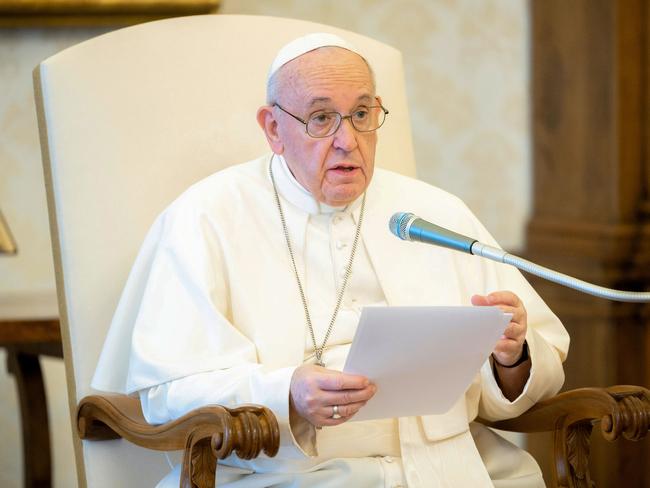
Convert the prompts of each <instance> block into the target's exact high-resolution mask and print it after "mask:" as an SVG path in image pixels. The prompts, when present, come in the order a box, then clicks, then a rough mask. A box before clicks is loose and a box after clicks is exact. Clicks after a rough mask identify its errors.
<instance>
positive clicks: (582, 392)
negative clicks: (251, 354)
mask: <svg viewBox="0 0 650 488" xmlns="http://www.w3.org/2000/svg"><path fill="white" fill-rule="evenodd" d="M481 422H483V423H485V424H486V425H489V426H490V427H495V428H497V429H501V430H507V431H512V432H525V433H533V432H553V437H554V445H553V459H554V466H553V468H554V469H553V480H552V486H557V487H562V488H565V487H566V488H582V487H590V488H591V487H593V486H594V483H593V481H592V480H591V477H590V474H589V443H590V436H591V432H592V429H593V427H594V426H595V425H597V424H600V431H601V434H602V435H603V437H604V438H605V439H607V440H608V441H614V440H616V439H618V438H619V437H620V436H621V435H622V436H623V437H625V438H626V439H628V440H633V441H638V440H640V439H642V438H643V437H645V435H646V434H647V432H648V430H649V429H650V391H649V390H647V389H645V388H642V387H638V386H613V387H610V388H581V389H577V390H572V391H568V392H564V393H560V394H559V395H556V396H555V397H553V398H550V399H548V400H544V401H542V402H539V403H538V404H536V405H534V406H533V407H532V408H531V409H530V410H528V411H527V412H526V413H524V414H522V415H521V416H519V417H517V418H514V419H510V420H503V421H500V422H486V421H483V420H481ZM77 428H78V433H79V437H80V438H81V439H86V440H108V439H116V438H120V437H121V438H124V439H127V440H128V441H130V442H133V443H134V444H137V445H138V446H141V447H145V448H148V449H154V450H160V451H168V450H181V449H182V450H184V454H183V464H182V470H181V488H208V487H209V488H212V487H213V486H214V483H215V472H216V468H217V459H224V458H225V457H227V456H229V455H230V454H231V453H232V452H235V453H236V454H237V456H239V457H241V458H243V459H252V458H254V457H257V456H258V455H259V454H260V452H262V451H264V453H265V454H266V455H267V456H271V457H272V456H275V454H276V453H277V452H278V448H279V445H280V435H279V430H278V423H277V421H276V419H275V417H274V416H273V414H272V413H271V411H270V410H268V409H267V408H265V407H260V406H252V405H249V406H242V407H238V408H235V409H228V408H225V407H220V406H209V407H203V408H199V409H196V410H194V411H192V412H190V413H189V414H187V415H185V416H183V417H181V418H179V419H177V420H174V421H173V422H169V423H167V424H163V425H149V424H147V422H146V421H145V419H144V417H143V416H142V410H141V409H140V401H139V400H138V399H137V398H133V397H128V396H126V395H92V396H87V397H85V398H84V399H82V400H81V402H80V403H79V406H78V408H77Z"/></svg>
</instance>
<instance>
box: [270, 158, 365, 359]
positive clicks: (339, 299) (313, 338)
mask: <svg viewBox="0 0 650 488" xmlns="http://www.w3.org/2000/svg"><path fill="white" fill-rule="evenodd" d="M269 176H270V177H271V183H272V184H273V193H274V195H275V203H276V205H277V207H278V213H279V214H280V221H281V222H282V231H283V232H284V238H285V240H286V242H287V249H288V250H289V257H290V258H291V265H292V266H293V272H294V274H295V276H296V283H297V284H298V292H299V293H300V299H301V300H302V306H303V309H304V311H305V320H306V321H307V327H308V328H309V334H310V336H311V341H312V344H313V345H314V353H315V354H316V364H318V365H319V366H325V363H323V351H324V350H325V346H326V345H327V341H328V340H329V338H330V334H331V333H332V329H333V328H334V323H335V322H336V317H337V316H338V314H339V309H340V308H341V302H342V301H343V294H344V293H345V288H346V287H347V284H348V280H349V279H350V275H351V274H352V263H353V262H354V256H355V254H356V251H357V245H358V243H359V236H360V234H361V223H362V222H363V213H364V209H365V206H366V194H365V193H364V194H363V198H362V199H361V210H360V211H359V221H358V222H357V230H356V232H355V234H354V242H353V244H352V251H351V252H350V259H349V261H348V264H347V266H346V267H345V275H344V277H343V284H342V285H341V289H340V290H339V293H338V296H337V298H336V306H335V307H334V312H333V313H332V318H331V319H330V323H329V327H327V332H326V333H325V338H324V339H323V343H322V344H321V346H320V347H318V345H317V344H316V336H315V335H314V327H313V326H312V323H311V316H310V315H309V307H308V306H307V297H306V296H305V290H304V289H303V287H302V282H301V281H300V276H299V275H298V267H297V266H296V260H295V258H294V255H293V248H292V246H291V239H290V238H289V229H288V227H287V221H286V219H285V218H284V211H283V210H282V205H281V203H280V195H278V189H277V188H276V186H275V178H274V177H273V156H271V161H270V162H269Z"/></svg>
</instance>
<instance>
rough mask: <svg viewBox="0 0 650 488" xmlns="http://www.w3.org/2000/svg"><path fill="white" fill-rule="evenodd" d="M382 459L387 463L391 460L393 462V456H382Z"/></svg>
mask: <svg viewBox="0 0 650 488" xmlns="http://www.w3.org/2000/svg"><path fill="white" fill-rule="evenodd" d="M384 461H386V462H387V463H392V462H393V458H392V457H390V456H386V457H385V458H384Z"/></svg>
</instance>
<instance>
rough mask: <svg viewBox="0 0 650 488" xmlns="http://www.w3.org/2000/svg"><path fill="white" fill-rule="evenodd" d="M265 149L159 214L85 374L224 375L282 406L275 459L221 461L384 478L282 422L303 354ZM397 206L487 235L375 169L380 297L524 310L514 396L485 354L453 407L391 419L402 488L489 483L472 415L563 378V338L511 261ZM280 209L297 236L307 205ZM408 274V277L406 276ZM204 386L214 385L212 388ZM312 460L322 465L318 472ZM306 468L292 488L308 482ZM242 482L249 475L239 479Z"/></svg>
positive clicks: (368, 227) (372, 243) (541, 393)
mask: <svg viewBox="0 0 650 488" xmlns="http://www.w3.org/2000/svg"><path fill="white" fill-rule="evenodd" d="M268 161H269V157H268V156H265V157H263V158H260V159H258V160H256V161H253V162H250V163H247V164H244V165H239V166H235V167H231V168H229V169H227V170H225V171H222V172H220V173H217V174H215V175H213V176H211V177H209V178H206V179H205V180H203V181H201V182H199V183H197V184H196V185H194V186H193V187H192V188H190V189H189V190H188V191H187V192H185V193H184V194H183V195H182V196H181V197H179V198H178V199H177V200H176V201H175V202H174V203H173V204H172V205H171V206H170V207H169V208H168V209H167V210H166V211H165V212H163V214H162V215H161V216H160V217H159V219H158V220H157V221H156V223H155V224H154V226H153V227H152V229H151V231H150V233H149V235H148V237H147V239H146V241H145V243H144V244H143V247H142V250H141V252H140V254H139V256H138V259H137V261H136V264H135V266H134V269H133V271H132V273H131V275H130V277H129V281H128V283H127V286H126V288H125V291H124V294H123V296H122V299H121V301H120V304H119V306H118V309H117V311H116V315H115V317H114V321H113V324H112V326H111V330H110V332H109V336H108V338H107V341H106V344H105V347H104V350H103V352H102V356H101V358H100V362H99V365H98V369H97V372H96V375H95V378H94V381H93V386H94V387H95V388H97V389H103V390H108V391H122V392H128V393H131V392H135V391H141V390H144V389H148V388H151V387H156V385H162V384H165V383H169V382H171V381H173V380H180V379H181V378H187V377H192V381H194V380H195V379H199V378H201V375H202V374H203V375H215V374H216V375H219V376H220V380H219V382H218V386H219V388H223V391H224V393H223V399H224V400H225V402H221V403H226V404H228V402H229V401H236V402H237V403H239V402H252V403H260V404H264V405H266V406H268V407H269V408H271V410H273V412H274V413H275V415H276V417H277V418H278V422H279V424H280V429H281V448H280V452H279V454H278V456H277V457H276V458H274V459H272V460H271V459H267V458H264V457H262V458H258V459H257V460H253V461H241V460H238V459H236V458H231V459H229V460H227V461H226V463H227V464H230V465H232V466H238V467H239V468H242V469H247V470H253V471H256V472H258V473H262V474H260V475H257V474H256V475H254V477H255V478H256V479H258V480H259V481H260V485H259V486H267V484H271V483H272V482H273V483H275V481H272V480H276V479H277V480H278V483H277V484H278V486H282V483H285V484H286V483H289V482H290V481H289V478H286V476H287V473H299V472H305V471H308V472H311V473H315V474H313V476H318V482H317V483H320V484H319V485H318V486H321V484H322V486H327V483H330V482H331V481H332V479H334V480H336V482H337V483H338V482H341V481H342V478H341V476H344V475H347V476H350V477H351V478H350V480H349V482H350V483H353V484H352V485H349V486H357V485H358V484H359V483H360V481H359V480H357V478H354V476H357V475H358V476H361V477H362V478H363V477H365V479H366V481H367V483H366V485H367V486H383V482H384V478H385V474H386V466H385V464H386V460H385V459H384V458H381V459H373V458H365V457H363V458H356V459H355V458H333V459H329V460H325V461H323V460H321V459H319V458H316V459H312V458H308V457H307V454H315V453H316V452H317V446H316V445H308V444H309V443H307V445H305V442H304V439H305V438H306V439H310V438H311V439H313V436H311V437H310V436H309V433H307V434H305V433H301V436H300V437H301V445H300V444H299V442H298V441H297V440H296V438H295V437H294V433H292V432H291V429H290V428H289V424H288V389H289V383H290V379H291V374H292V372H293V370H294V369H295V367H296V366H297V365H299V364H301V363H302V360H303V356H304V352H305V332H306V331H305V325H304V314H303V310H302V304H301V302H300V300H299V299H298V296H297V292H296V284H295V277H294V275H293V273H292V272H291V267H290V262H289V259H288V255H287V250H286V244H285V242H284V236H283V234H282V232H281V227H279V218H278V215H277V209H276V208H275V205H274V200H273V193H272V187H271V184H270V180H269V177H268ZM398 210H408V211H412V212H413V213H416V214H418V215H420V216H422V217H423V218H425V219H427V220H430V221H434V222H436V223H439V224H440V225H442V226H444V227H448V228H451V229H453V230H455V231H457V232H460V233H463V234H467V235H472V236H474V237H476V238H478V239H479V240H481V241H482V242H486V243H488V244H492V245H495V243H494V240H493V239H492V238H491V237H490V236H489V234H488V233H487V231H485V229H484V228H483V227H482V226H481V225H480V223H479V222H478V221H477V219H476V218H475V217H474V216H473V215H472V214H471V212H470V211H469V210H468V209H467V208H466V207H465V206H464V204H462V202H460V201H459V200H458V199H457V198H455V197H453V196H451V195H449V194H447V193H445V192H443V191H441V190H439V189H436V188H434V187H431V186H429V185H426V184H424V183H422V182H419V181H417V180H412V179H409V178H405V177H403V176H400V175H397V174H394V173H391V172H387V171H383V170H379V169H377V170H376V171H375V175H374V178H373V181H372V183H371V185H370V186H369V188H368V191H367V203H366V215H365V221H364V225H363V228H362V241H363V246H364V248H365V250H366V251H367V253H368V255H369V257H370V260H371V262H372V266H373V268H374V270H375V272H376V275H377V278H378V280H379V284H380V286H381V289H382V290H383V292H384V296H385V298H386V301H387V303H388V304H389V305H467V304H469V297H471V295H472V294H475V293H488V292H490V291H494V290H500V289H508V290H512V291H514V292H515V293H517V294H518V295H519V296H520V298H521V299H522V301H523V302H524V304H525V305H526V308H527V310H528V316H529V330H528V334H527V341H528V345H529V349H530V355H531V358H532V369H531V374H530V378H529V381H528V383H527V385H526V387H525V389H524V392H523V393H522V395H520V397H519V398H517V399H516V400H515V401H514V402H509V401H508V400H507V399H505V398H504V397H503V395H502V394H501V391H500V390H499V388H498V386H497V384H496V381H495V379H494V376H493V374H492V371H491V365H490V363H489V361H487V362H486V363H485V365H484V366H483V368H482V369H481V371H480V373H479V374H478V375H477V377H476V379H475V381H474V382H473V383H472V385H471V386H470V387H469V389H468V390H467V392H466V394H465V396H464V397H462V398H460V399H459V401H458V402H457V404H456V405H455V406H454V407H453V408H452V409H451V410H450V411H449V412H448V413H446V414H444V415H437V416H424V417H419V418H402V419H399V439H400V448H401V457H402V460H401V461H402V464H403V469H404V474H405V477H406V479H407V481H408V485H409V486H412V487H418V486H470V485H471V486H489V484H490V479H489V477H488V475H487V471H486V468H485V465H484V463H485V464H488V465H489V464H490V463H489V462H488V460H487V459H486V458H485V455H484V453H482V452H481V453H479V451H478V450H477V448H476V446H475V441H474V440H473V438H472V436H471V434H470V431H469V422H470V421H471V420H473V419H474V418H475V417H476V416H477V414H480V415H481V416H482V417H483V418H486V419H490V420H492V419H501V418H507V417H513V416H516V415H519V414H520V413H522V412H524V411H525V410H526V409H528V408H529V407H530V406H531V405H533V404H534V403H535V402H537V401H538V400H540V399H541V398H544V397H547V396H550V395H552V394H554V393H555V392H556V391H557V390H558V389H559V388H560V386H561V384H562V382H563V379H564V376H563V372H562V366H561V362H562V360H563V359H564V357H565V355H566V351H567V349H568V342H569V340H568V336H567V334H566V332H565V330H564V328H563V327H562V325H561V324H560V323H559V321H558V320H557V318H556V317H555V316H554V315H553V314H552V313H551V312H550V310H549V309H548V308H547V307H546V306H545V305H544V303H543V302H542V301H541V299H540V298H539V297H538V296H537V294H536V293H535V292H534V291H533V290H532V288H531V287H530V286H529V285H528V283H527V282H526V281H525V280H524V279H523V277H522V276H521V275H520V273H519V272H518V271H516V270H514V269H512V268H509V267H505V266H500V265H497V264H495V263H491V262H488V261H485V260H480V259H478V258H475V257H472V256H468V255H463V254H460V253H456V252H453V251H448V250H444V249H437V248H432V247H429V246H424V245H420V244H411V243H405V242H401V241H399V240H398V239H396V238H395V237H394V236H392V235H391V234H390V233H389V232H388V230H387V223H388V220H389V218H390V216H391V215H392V214H393V213H394V212H395V211H398ZM284 211H285V215H286V219H287V224H288V227H289V232H290V235H291V239H292V241H293V242H296V243H300V242H302V240H303V239H304V236H305V228H306V224H307V219H308V213H307V212H305V211H304V210H303V209H301V208H298V207H296V206H292V205H289V204H284ZM298 261H299V262H298V267H299V270H300V269H303V267H304V263H302V262H301V261H300V259H298ZM414 275H417V279H413V278H411V277H412V276H414ZM279 331H281V332H279ZM116 364H120V365H121V367H118V368H115V365H116ZM210 372H213V373H210ZM211 385H212V388H210V390H211V391H215V390H216V391H219V388H215V387H214V386H215V384H214V383H211ZM233 385H236V386H233ZM217 396H218V395H217ZM201 401H205V403H212V402H215V394H206V398H203V399H202V398H188V400H187V403H186V404H185V405H184V406H181V407H179V410H177V411H173V412H168V414H169V415H170V417H177V416H180V415H182V414H183V413H185V411H186V410H189V409H190V408H193V407H195V406H196V405H197V403H200V402H201ZM486 436H489V434H485V433H480V432H479V434H475V437H477V438H481V437H482V438H483V439H486V438H487V437H486ZM489 442H493V441H488V443H489ZM494 442H496V443H499V442H500V441H494ZM479 444H480V443H479ZM481 455H483V456H484V459H483V461H482V460H481ZM316 461H318V462H316ZM322 462H324V463H325V465H322V464H320V463H322ZM341 463H343V464H341ZM317 466H320V467H327V468H329V471H328V470H325V469H322V470H321V472H320V473H318V472H317V471H318V470H317V469H315V468H316V467H317ZM332 466H336V467H338V471H337V470H336V469H332ZM355 466H356V468H355ZM219 469H220V470H221V468H219ZM337 472H338V474H334V473H337ZM345 473H347V474H345ZM218 476H219V475H218ZM282 476H285V478H284V481H282V480H281V479H279V478H282ZM296 476H297V475H296ZM296 476H294V475H291V479H296ZM300 476H302V475H300ZM300 476H298V477H300ZM304 476H307V475H306V474H305V475H304ZM304 476H303V481H298V482H296V483H298V484H296V486H300V483H306V484H309V485H313V484H314V480H313V479H311V480H308V479H307V478H305V477H304ZM309 476H312V475H309ZM515 476H516V474H515ZM249 482H253V479H252V478H250V477H249V478H248V482H247V484H246V486H249V484H248V483H249ZM265 483H267V484H265ZM379 483H381V484H379ZM233 486H236V485H233ZM255 486H257V485H255ZM286 486H290V485H289V484H286ZM291 486H293V485H291Z"/></svg>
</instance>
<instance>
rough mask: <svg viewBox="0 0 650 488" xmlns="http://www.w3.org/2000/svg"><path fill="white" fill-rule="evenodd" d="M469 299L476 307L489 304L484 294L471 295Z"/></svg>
mask: <svg viewBox="0 0 650 488" xmlns="http://www.w3.org/2000/svg"><path fill="white" fill-rule="evenodd" d="M470 300H471V302H472V305H474V306H477V307H486V306H489V305H490V302H489V301H488V298H487V296H485V295H472V298H471V299H470Z"/></svg>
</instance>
